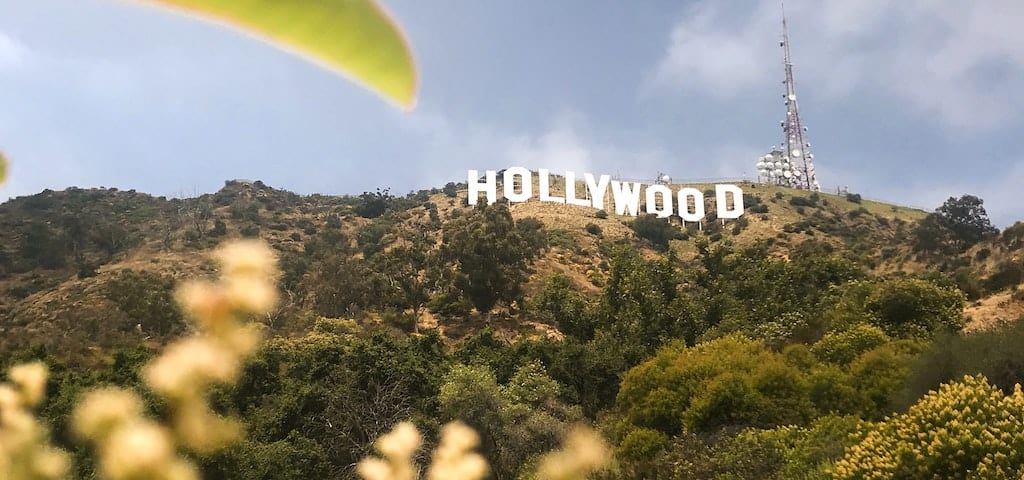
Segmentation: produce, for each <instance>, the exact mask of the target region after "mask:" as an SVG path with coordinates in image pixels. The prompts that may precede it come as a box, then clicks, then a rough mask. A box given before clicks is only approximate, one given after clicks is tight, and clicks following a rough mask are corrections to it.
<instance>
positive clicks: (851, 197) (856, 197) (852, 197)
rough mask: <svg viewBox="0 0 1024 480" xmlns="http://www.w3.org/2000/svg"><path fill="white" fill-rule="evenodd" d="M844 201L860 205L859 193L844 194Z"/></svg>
mask: <svg viewBox="0 0 1024 480" xmlns="http://www.w3.org/2000/svg"><path fill="white" fill-rule="evenodd" d="M846 201H847V202H853V203H860V202H861V198H860V194H859V193H847V194H846Z"/></svg>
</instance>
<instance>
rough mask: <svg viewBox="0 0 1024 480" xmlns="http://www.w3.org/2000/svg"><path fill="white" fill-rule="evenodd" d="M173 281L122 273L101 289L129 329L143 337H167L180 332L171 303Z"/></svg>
mask: <svg viewBox="0 0 1024 480" xmlns="http://www.w3.org/2000/svg"><path fill="white" fill-rule="evenodd" d="M174 284H175V282H174V279H173V278H172V277H169V276H166V275H161V274H159V273H155V272H147V271H136V270H122V271H121V272H118V273H117V275H116V276H114V278H112V279H110V280H109V281H108V282H107V283H106V285H105V286H104V294H105V296H106V297H107V299H108V300H110V301H111V302H113V303H114V305H116V306H117V309H118V310H120V311H121V312H123V313H124V314H125V315H126V316H127V317H128V320H129V321H130V322H131V325H126V326H125V327H129V328H131V327H134V326H135V325H138V326H139V328H141V330H142V332H143V333H144V334H147V335H168V334H172V333H176V332H179V331H181V330H182V329H184V325H185V323H184V320H183V319H182V315H181V311H180V310H179V309H178V305H177V302H175V300H174Z"/></svg>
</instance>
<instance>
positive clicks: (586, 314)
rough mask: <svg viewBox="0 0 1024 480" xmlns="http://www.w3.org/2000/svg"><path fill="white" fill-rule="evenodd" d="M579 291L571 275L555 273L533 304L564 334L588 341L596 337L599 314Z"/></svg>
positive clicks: (534, 298)
mask: <svg viewBox="0 0 1024 480" xmlns="http://www.w3.org/2000/svg"><path fill="white" fill-rule="evenodd" d="M577 290H578V289H577V288H576V286H575V285H574V284H573V282H572V279H571V278H569V277H568V276H566V275H564V274H556V275H552V276H551V278H548V280H547V281H546V282H545V283H544V289H543V290H541V292H540V293H539V294H537V295H536V296H534V297H533V299H532V304H533V307H534V308H536V309H537V310H539V311H540V312H541V313H543V314H544V315H545V316H547V317H548V320H550V321H554V322H556V323H557V324H558V329H559V330H560V331H561V332H562V333H564V334H566V335H572V336H574V337H576V338H578V339H580V340H584V341H586V340H590V339H591V338H593V337H594V329H595V328H597V315H596V312H594V311H593V309H592V308H591V306H590V303H589V302H588V301H587V299H586V297H584V296H583V295H582V294H580V293H579V292H578V291H577Z"/></svg>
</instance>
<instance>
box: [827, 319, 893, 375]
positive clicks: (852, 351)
mask: <svg viewBox="0 0 1024 480" xmlns="http://www.w3.org/2000/svg"><path fill="white" fill-rule="evenodd" d="M888 342H889V337H888V336H887V335H886V334H885V332H883V331H882V329H881V328H878V327H876V326H874V325H866V324H858V325H854V326H853V327H851V328H849V329H847V330H844V331H841V332H831V333H827V334H825V336H824V337H822V339H821V340H819V341H818V342H817V343H815V344H814V346H813V347H811V352H813V353H814V355H815V356H816V357H818V359H819V360H821V361H824V362H831V363H836V364H840V365H846V364H848V363H850V362H852V361H853V359H855V358H857V357H858V356H860V354H862V353H864V352H866V351H868V350H871V349H872V348H875V347H878V346H880V345H884V344H886V343H888Z"/></svg>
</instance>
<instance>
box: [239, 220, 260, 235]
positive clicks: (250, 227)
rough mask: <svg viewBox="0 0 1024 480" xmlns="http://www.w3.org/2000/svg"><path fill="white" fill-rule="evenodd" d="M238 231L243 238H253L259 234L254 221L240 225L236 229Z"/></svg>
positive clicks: (257, 226)
mask: <svg viewBox="0 0 1024 480" xmlns="http://www.w3.org/2000/svg"><path fill="white" fill-rule="evenodd" d="M238 233H240V234H241V235H242V236H243V237H245V238H255V237H258V236H260V226H259V225H257V224H255V223H248V224H245V225H242V227H241V228H239V229H238Z"/></svg>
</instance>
